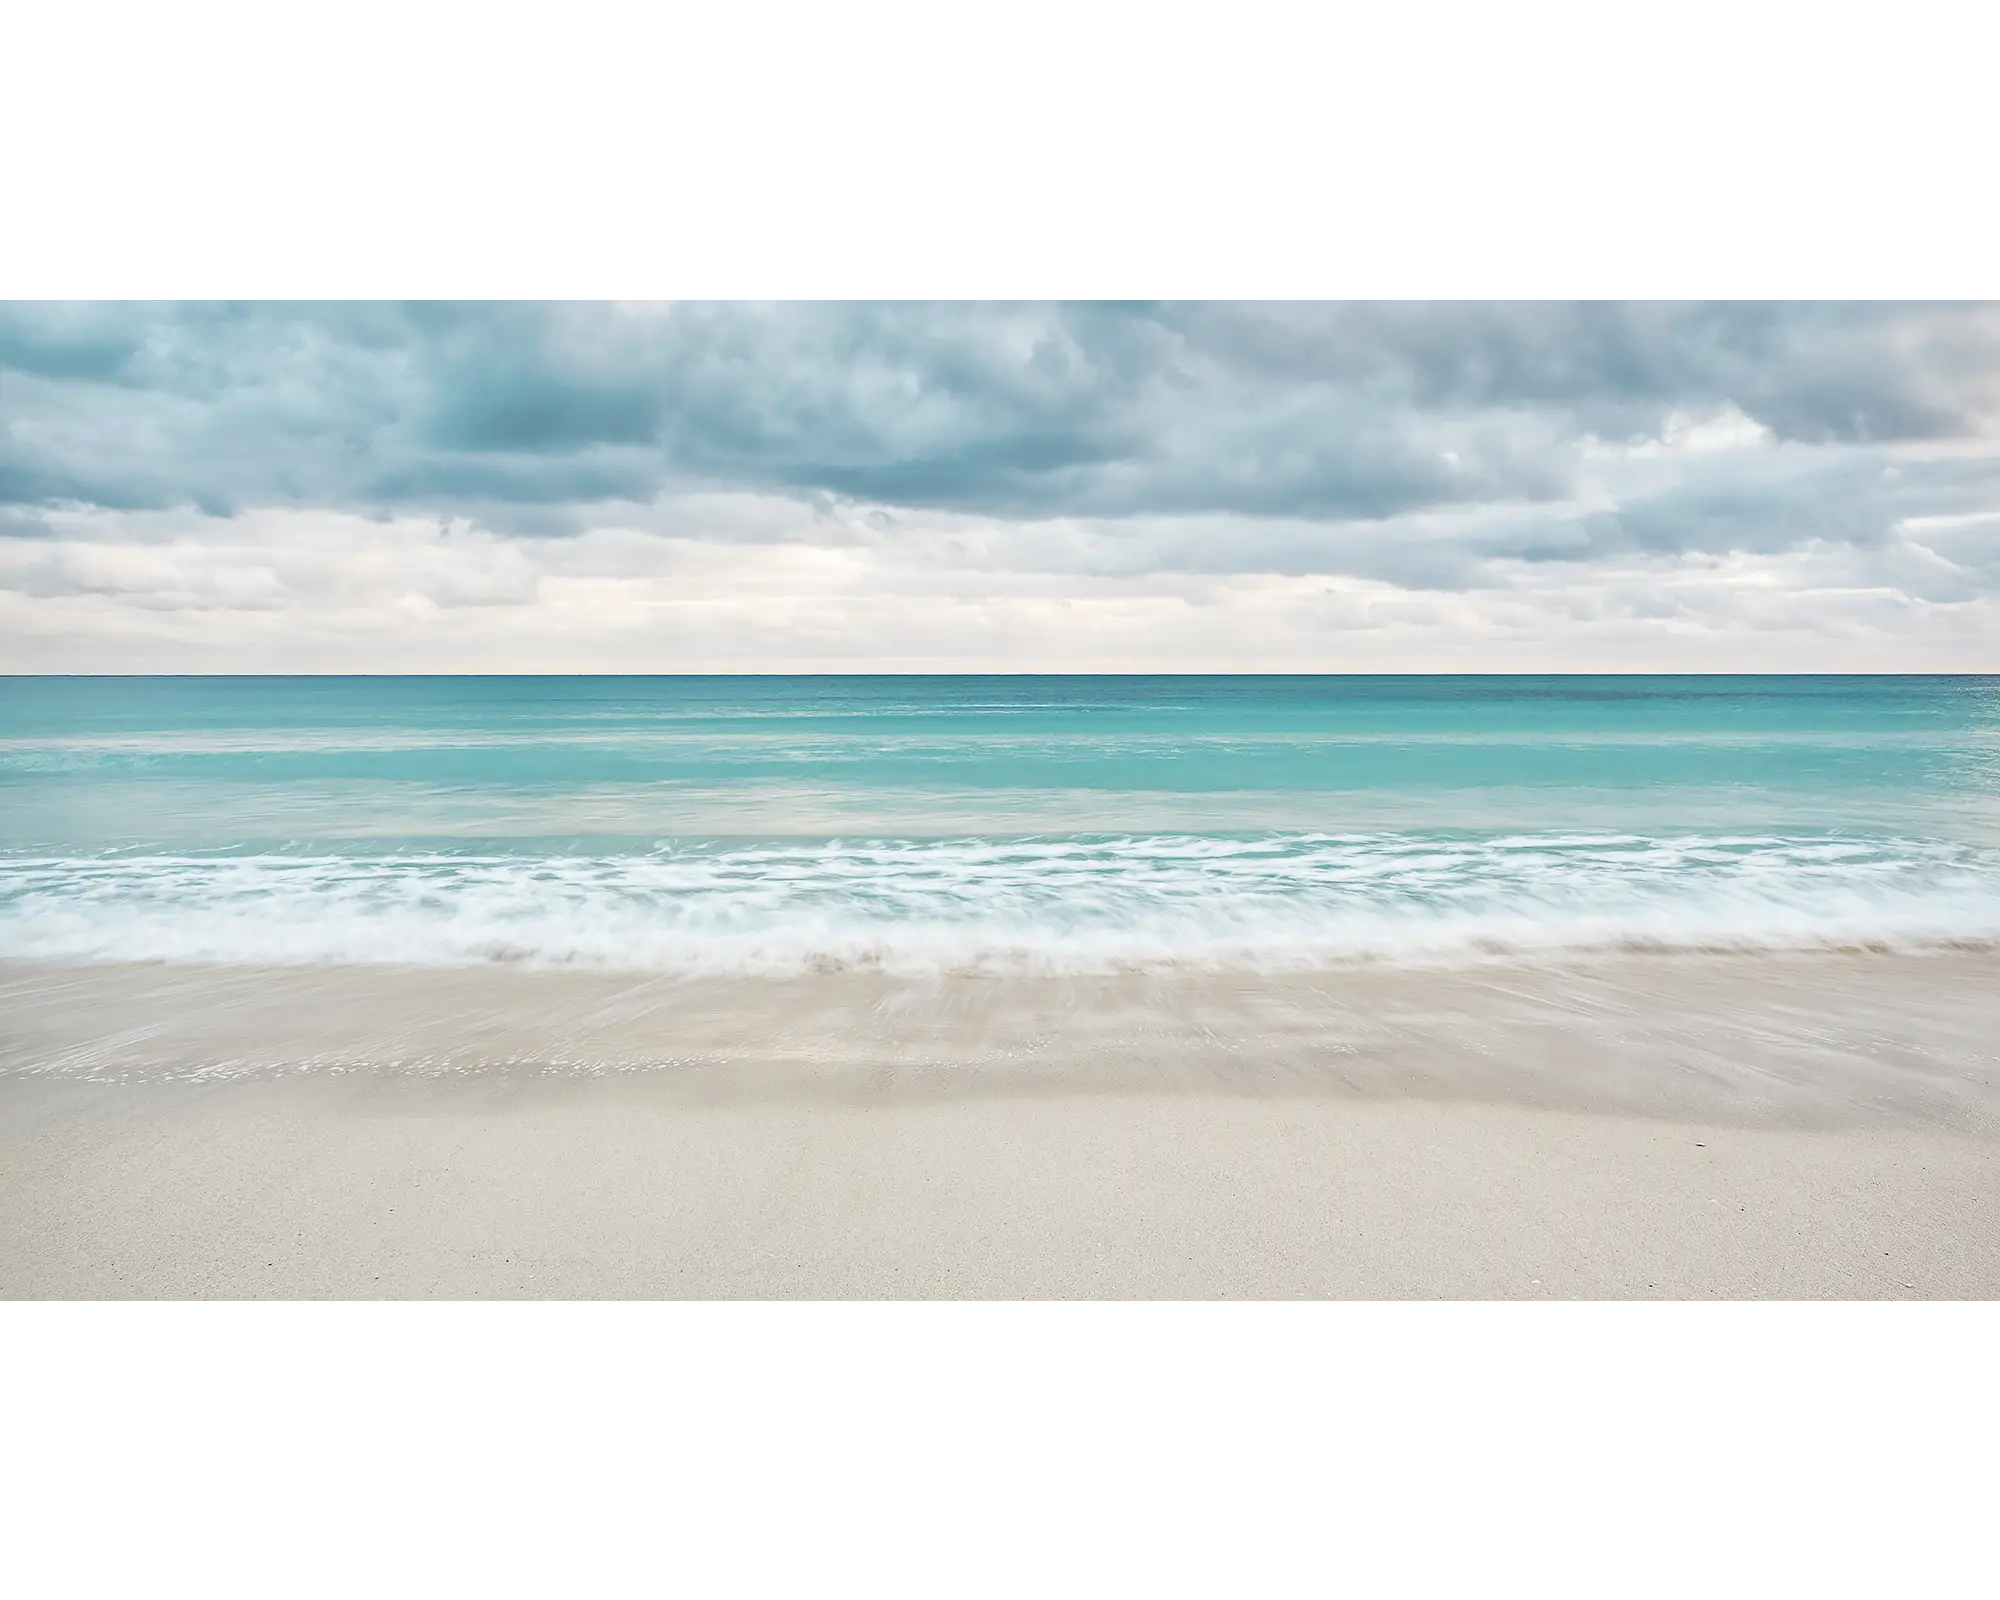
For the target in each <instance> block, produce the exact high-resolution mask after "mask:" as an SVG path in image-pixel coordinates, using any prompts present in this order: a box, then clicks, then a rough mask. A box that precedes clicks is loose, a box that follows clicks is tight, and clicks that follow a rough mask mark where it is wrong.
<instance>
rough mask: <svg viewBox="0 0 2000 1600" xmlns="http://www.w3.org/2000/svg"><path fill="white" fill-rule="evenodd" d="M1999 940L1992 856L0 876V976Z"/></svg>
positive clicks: (380, 860) (1235, 853)
mask: <svg viewBox="0 0 2000 1600" xmlns="http://www.w3.org/2000/svg"><path fill="white" fill-rule="evenodd" d="M1993 941H2000V851H1993V850H1986V849H1980V848H1976V847H1973V846H1968V845H1956V844H1946V843H1936V842H1926V841H1911V840H1881V839H1862V838H1839V837H1817V838H1783V837H1751V836H1742V837H1729V836H1706V837H1674V838H1644V837H1637V836H1626V835H1586V834H1563V835H1513V836H1505V837H1495V836H1488V837H1463V836H1460V837H1438V836H1411V835H1371V836H1352V835H1341V836H1336V835H1324V834H1300V833H1288V834H1259V835H1254V836H1238V837H1216V836H1213V835H1197V834H1163V835H1152V836H1144V837H1140V836H1129V837H1080V836H1066V837H1042V838H1030V839H986V840H981V839H947V840H921V841H895V840H879V841H822V842H812V843H807V842H797V841H772V842H764V843H747V844H742V843H740V844H704V845H698V846H693V845H691V846H685V847H662V848H660V849H658V850H656V851H654V852H652V853H650V854H643V855H630V854H628V855H574V856H565V855H536V856H528V855H502V854H487V855H477V854H444V853H432V854H413V853H406V854H387V855H374V856H353V855H312V856H304V855H296V856H295V855H282V854H262V855H236V856H231V855H206V856H203V855H178V856H166V855H151V856H134V855H105V856H90V857H67V858H47V857H41V858H33V859H27V858H21V857H15V858H12V859H5V860H0V956H6V957H10V958H16V959H21V958H27V959H43V960H57V961H169V962H176V961H178V962H219V963H228V964H249V965H271V964H284V965H308V964H322V963H338V964H394V965H468V964H484V963H492V962H517V963H525V964H530V965H569V964H578V965H587V966H593V967H603V968H613V969H628V970H653V971H666V972H685V973H690V974H694V973H745V974H747V973H784V972H798V971H809V970H814V969H826V968H847V967H861V968H870V969H876V970H882V971H887V972H894V973H908V974H913V975H919V974H934V973H940V972H952V971H969V972H992V973H1005V972H1043V973H1066V972H1074V973H1094V972H1106V971H1121V970H1148V969H1172V968H1178V967H1204V968H1226V967H1253V968H1297V967H1310V966H1314V965H1323V964H1328V963H1339V962H1348V961H1358V960H1390V961H1398V960H1401V961H1437V960H1452V959H1459V958H1465V957H1478V956H1481V955H1490V954H1514V955H1533V954H1536V953H1552V952H1562V951H1585V950H1592V949H1617V948H1627V949H1630V948H1645V949H1667V950H1683V949H1684V950H1695V949H1705V950H1758V949H1762V950H1785V949H1813V948H1824V947H1854V946H1864V947H1893V948H1912V949H1921V948H1927V947H1938V946H1951V945H1961V946H1962V945H1968V944H1970V945H1984V944H1987V943H1989V942H1993Z"/></svg>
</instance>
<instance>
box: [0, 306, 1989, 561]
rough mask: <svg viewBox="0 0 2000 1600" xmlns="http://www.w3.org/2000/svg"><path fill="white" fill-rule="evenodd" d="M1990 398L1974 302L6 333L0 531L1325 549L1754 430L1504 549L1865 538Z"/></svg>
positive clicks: (551, 311)
mask: <svg viewBox="0 0 2000 1600" xmlns="http://www.w3.org/2000/svg"><path fill="white" fill-rule="evenodd" d="M1996 374H2000V319H1996V317H1995V315H1994V314H1993V312H1992V310H1991V309H1990V308H1982V307H1961V306H1920V307H1896V306H1875V305H1866V306H1832V305H1803V306H1801V305H1747V306H1745V305H1692V306H1670V305H1640V306H1619V305H1462V306H1461V305H1329V306H1280V305H1247V306H1246V305H1195V306H1178V305H1167V306H1159V305H1131V306H1119V305H1092V306H1018V305H1008V306H986V307H981V306H959V305H949V306H923V305H893V306H878V305H834V306H776V307H751V306H702V305H683V306H674V307H670V308H640V309H636V310H626V309H620V308H612V307H603V306H560V305H558V306H513V305H478V306H429V305H424V306H389V305H360V306H345V305H343V306H325V307H321V306H271V305H258V306H249V307H232V306H210V305H182V306H172V307H145V306H122V305H120V306H85V307H55V306H39V305H17V306H12V307H7V308H0V504H6V505H11V506H13V507H16V508H19V510H20V511H21V512H22V513H33V512H37V511H39V510H43V509H48V508H57V507H62V506H73V505H82V506H96V507H105V508H112V509H119V510H138V509H148V508H172V507H194V508H198V509H200V510H203V511H205V512H208V513H211V514H220V515H229V514H231V513H234V512H237V511H241V510H243V509H246V508H251V507H257V506H303V507H309V508H321V509H338V510H354V511H361V512H365V513H370V514H391V513H399V512H409V511H417V512H424V513H434V514H439V515H446V516H465V517H470V518H472V519H474V520H476V521H479V522H482V523H485V524H486V525H488V526H492V527H495V528H497V529H500V530H502V531H514V532H543V533H546V532H552V531H561V530H562V529H565V528H571V527H578V526H582V525H584V524H586V523H587V522H588V521H589V520H590V519H591V517H592V516H593V515H594V514H596V513H597V512H598V511H601V509H602V508H604V507H606V506H608V505H617V504H627V505H643V504H645V503H647V502H650V501H652V500H654V499H655V498H657V497H659V496H661V495H663V494H673V493H676V492H682V491H689V490H696V489H703V488H732V489H746V490H751V491H758V492H764V493H777V494H781V495H789V496H794V497H797V498H799V499H801V500H805V501H808V502H810V501H812V500H814V499H815V498H825V497H833V498H834V499H837V500H843V501H859V502H869V503H874V504H879V505H886V506H891V507H900V508H909V509H914V510H928V511H948V512H963V513H976V514H983V515H989V516H998V517H1003V518H1009V519H1017V520H1020V519H1034V518H1049V517H1076V518H1097V519H1123V518H1134V517H1145V516H1173V515H1194V516H1199V515H1204V514H1225V515H1235V516H1239V517H1248V518H1253V519H1280V520H1283V519H1292V520H1296V519H1316V520H1320V521H1324V522H1327V523H1338V522H1345V521H1354V520H1363V521H1366V520H1369V519H1380V518H1386V517H1408V516H1410V515H1412V514H1423V513H1427V512H1447V511H1449V510H1450V508H1453V507H1466V506H1481V505H1495V504H1498V505H1503V506H1504V505H1515V506H1519V507H1523V508H1534V507H1536V506H1550V505H1552V504H1553V503H1554V502H1557V501H1560V500H1562V499H1563V498H1564V497H1565V496H1568V495H1571V494H1572V493H1574V492H1575V491H1576V489H1577V487H1578V485H1579V483H1580V481H1581V480H1582V477H1583V475H1584V474H1585V472H1586V470H1587V468H1588V452H1587V449H1586V446H1587V444H1588V442H1589V441H1591V440H1600V441H1614V442H1615V441H1635V440H1644V439H1649V438H1656V437H1658V436H1659V435H1660V434H1661V432H1662V431H1663V430H1664V429H1665V428H1666V427H1667V426H1668V424H1669V421H1670V419H1672V418H1673V417H1675V416H1676V415H1677V414H1678V415H1684V416H1685V415H1694V416H1701V415H1712V414H1714V413H1717V412H1719V411H1722V410H1724V409H1726V408H1731V407H1733V408H1735V409H1737V410H1740V411H1741V412H1742V413H1743V414H1744V415H1745V416H1747V417H1749V418H1750V419H1752V421H1754V422H1755V423H1757V424H1759V425H1761V426H1762V427H1763V428H1765V429H1767V430H1768V431H1769V433H1770V435H1771V436H1772V437H1773V438H1774V439H1775V440H1776V441H1777V442H1778V444H1779V445H1780V447H1781V448H1780V449H1779V450H1778V451H1777V452H1775V454H1776V455H1777V456H1778V457H1780V458H1781V459H1782V461H1783V463H1784V464H1783V466H1782V468H1781V469H1777V470H1773V469H1771V468H1768V467H1760V468H1757V469H1756V470H1757V472H1759V473H1761V474H1762V476H1761V477H1758V478H1757V481H1755V482H1754V483H1753V482H1746V481H1744V480H1742V479H1741V477H1740V471H1741V469H1738V468H1734V467H1729V466H1726V465H1711V464H1709V463H1707V462H1703V461H1694V460H1691V461H1689V462H1687V463H1686V464H1685V465H1684V467H1683V468H1682V469H1681V471H1682V479H1681V481H1680V483H1679V484H1678V485H1676V486H1674V487H1672V488H1670V489H1668V490H1665V491H1647V492H1646V493H1644V494H1641V495H1640V496H1639V497H1638V498H1636V499H1635V500H1634V501H1633V503H1631V504H1621V505H1620V507H1619V508H1618V509H1617V510H1616V511H1615V512H1610V513H1605V514H1603V515H1601V516H1596V517H1594V518H1592V519H1590V520H1587V521H1582V522H1579V521H1576V520H1574V519H1571V520H1570V521H1567V522H1560V523H1558V522H1552V521H1547V520H1545V521H1544V523H1543V524H1541V525H1536V524H1534V522H1533V519H1532V517H1531V518H1530V519H1529V521H1528V522H1526V523H1523V524H1522V530H1523V531H1522V533H1521V536H1520V538H1521V543H1520V551H1519V553H1521V554H1523V555H1527V556H1535V555H1538V554H1539V555H1541V556H1542V557H1543V558H1544V559H1548V558H1559V559H1580V558H1583V557H1586V556H1588V555H1589V554H1591V553H1593V552H1599V551H1604V550H1611V549H1640V550H1678V549H1707V548H1718V547H1720V548H1764V547H1766V546H1769V545H1771V544H1772V543H1773V541H1776V542H1777V543H1779V544H1788V543H1791V542H1796V541H1797V540H1800V539H1809V538H1837V539H1845V540H1852V541H1862V542H1865V541H1867V540H1869V539H1876V538H1880V537H1881V536H1882V535H1883V534H1884V533H1885V531H1886V530H1887V528H1888V527H1889V526H1890V525H1891V522H1892V521H1893V518H1894V517H1895V516H1897V515H1903V514H1908V506H1907V504H1906V502H1907V501H1909V498H1910V495H1909V491H1908V490H1907V488H1906V489H1904V490H1901V491H1892V490H1884V489H1882V488H1881V487H1880V486H1879V485H1877V484H1873V483H1865V484H1864V483H1861V482H1860V480H1859V478H1858V477H1857V476H1856V475H1857V474H1862V475H1865V474H1866V473H1867V472H1872V471H1875V470H1877V466H1876V464H1874V463H1873V462H1872V461H1864V462H1862V464H1860V465H1856V463H1855V459H1854V457H1853V454H1852V452H1853V451H1854V450H1855V449H1856V448H1864V451H1865V447H1869V446H1875V447H1879V446H1883V445H1887V444H1897V443H1911V442H1918V441H1924V442H1936V441H1950V440H1962V439H1968V438H1974V437H1981V436H1985V435H1987V434H1989V433H1991V432H1992V431H1993V430H1994V428H1995V426H1996V423H2000V389H1996ZM1732 473H1739V476H1736V477H1732V476H1731V474H1732ZM1857 485H1858V487H1857ZM1716 541H1722V543H1721V544H1720V545H1719V546H1718V545H1717V543H1716ZM1294 544H1295V545H1296V544H1297V541H1296V540H1294ZM1302 556H1303V550H1302V548H1294V549H1293V550H1292V552H1291V554H1290V555H1289V556H1288V557H1287V561H1288V563H1289V562H1292V561H1296V560H1298V559H1302ZM1214 558H1215V559H1219V560H1221V561H1224V562H1227V561H1228V559H1229V552H1228V551H1218V552H1215V556H1214ZM1409 559H1411V560H1417V559H1418V558H1417V557H1416V556H1414V555H1412V556H1411V557H1410V558H1409ZM1437 559H1438V558H1437V557H1436V556H1435V552H1433V553H1432V554H1431V555H1426V556H1424V557H1423V558H1422V559H1421V561H1420V562H1419V564H1428V565H1436V562H1437ZM1447 565H1449V564H1447Z"/></svg>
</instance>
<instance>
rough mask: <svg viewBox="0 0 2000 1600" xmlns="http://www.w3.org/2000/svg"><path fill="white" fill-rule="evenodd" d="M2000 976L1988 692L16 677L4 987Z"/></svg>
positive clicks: (1494, 680) (1267, 680)
mask: <svg viewBox="0 0 2000 1600" xmlns="http://www.w3.org/2000/svg"><path fill="white" fill-rule="evenodd" d="M1996 941H2000V678H1994V677H1990V676H1980V677H1727V676H1704V677H1622V676H1621V677H1486V676H1478V677H1471V676H1466V677H1453V676H1435V677H1433V676H1424V677H1192V676H1190V677H1173V676H1146V677H1097V676H1092V677H1044V676H1033V677H740V678H720V677H714V678H712V677H700V678H679V677H636V678H611V677H560V678H556V677H518V678H508V677H460V678H450V677H420V678H392V677H298V678H247V677H232V678H21V677H17V678H7V679H0V957H5V958H9V959H17V960H29V961H49V962H63V963H76V962H169V963H174V962H190V963H193V962H199V963H222V964H243V965H256V966H271V965H304V966H311V965H323V964H342V965H362V966H369V965H384V964H386V965H395V966H489V965H495V964H517V965H522V966H529V967H543V966H554V967H584V968H593V969H601V970H610V971H644V972H680V973H688V974H698V973H727V974H742V975H747V974H755V973H779V974H784V973H800V972H817V971H837V970H848V969H864V970H870V971H877V972H883V973H890V974H910V975H918V976H921V975H926V974H941V973H993V974H1001V973H1014V972H1018V973H1036V974H1063V973H1079V974H1081V973H1116V972H1161V973H1166V972H1175V971H1186V970H1206V971H1216V970H1228V969H1233V968H1251V969H1259V970H1296V969H1303V968H1314V967H1321V966H1326V965H1342V964H1353V963H1360V962H1394V963H1402V964H1412V963H1416V964H1421V963H1432V962H1440V961H1442V962H1459V961H1466V960H1475V961H1476V960H1483V959H1488V958H1491V957H1495V956H1501V957H1506V958H1509V959H1522V958H1528V959H1534V958H1538V957H1542V956H1547V955H1563V956H1566V957H1568V956H1575V955H1579V954H1587V953H1589V952H1592V951H1619V952H1630V951H1651V950H1661V951H1668V950H1711V951H1713V950H1725V951H1749V950H1765V951H1781V950H1810V949H1817V948H1855V947H1862V948H1894V949H1909V950H1927V949H1933V950H1942V949H1948V948H1956V949H1961V950H1962V949H1966V948H1974V949H1977V948H1984V947H1986V946H1988V945H1989V944H1992V943H1994V942H1996Z"/></svg>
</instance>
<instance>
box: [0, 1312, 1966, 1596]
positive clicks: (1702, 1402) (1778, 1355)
mask: <svg viewBox="0 0 2000 1600" xmlns="http://www.w3.org/2000/svg"><path fill="white" fill-rule="evenodd" d="M0 1317H4V1321H0V1326H4V1328H5V1331H6V1334H7V1337H8V1347H9V1353H10V1361H11V1366H12V1370H13V1372H14V1375H15V1383H16V1391H17V1392H16V1398H15V1402H14V1405H13V1406H12V1407H11V1408H10V1409H11V1410H12V1411H13V1413H14V1414H13V1417H12V1419H11V1424H10V1428H9V1435H10V1438H9V1444H8V1448H7V1450H6V1451H5V1453H4V1456H0V1460H4V1463H5V1465H4V1467H0V1474H4V1481H0V1489H4V1496H5V1502H4V1503H5V1504H6V1505H7V1507H8V1520H9V1524H10V1527H11V1529H12V1532H11V1533H10V1538H9V1543H10V1549H9V1552H8V1555H7V1558H6V1565H7V1567H8V1568H9V1569H11V1571H12V1572H14V1573H17V1574H23V1575H24V1576H25V1578H26V1579H27V1581H26V1582H25V1584H22V1585H21V1586H19V1587H17V1588H16V1591H15V1592H18V1593H24V1594H26V1593H32V1594H36V1595H53V1594H75V1593H83V1594H98V1593H122V1592H130V1591H133V1590H138V1591H142V1592H149V1593H150V1592H157V1591H161V1590H164V1591H166V1592H170V1593H171V1592H176V1591H180V1590H187V1591H190V1592H198V1593H203V1594H259V1595H262V1594H272V1593H284V1594H339V1595H347V1594H352V1593H354V1592H356V1591H357V1590H359V1589H363V1588H365V1589H368V1590H384V1591H386V1592H388V1593H392V1594H405V1593H420V1594H436V1593H455V1594H456V1593H476V1594H488V1593H501V1594H514V1593H522V1594H546V1593H550V1592H562V1593H580V1594H597V1593H604V1592H607V1591H609V1590H611V1589H614V1588H616V1589H617V1590H619V1591H620V1592H623V1591H624V1590H626V1589H628V1588H632V1587H638V1586H643V1587H644V1588H645V1589H646V1590H647V1591H648V1592H658V1591H660V1590H663V1589H665V1590H669V1591H671V1592H694V1593H702V1594H709V1593H730V1594H736V1593H746V1594H765V1593H791V1592H797V1590H798V1588H800V1587H806V1588H809V1589H810V1590H811V1591H813V1592H822V1591H828V1590H832V1591H841V1590H851V1591H854V1592H862V1593H870V1594H876V1593H890V1594H923V1595H932V1594H964V1593H969V1594H995V1595H1016V1594H1021V1593H1024V1592H1034V1593H1042V1592H1054V1593H1063V1594H1093V1595H1094V1594H1105V1593H1117V1594H1153V1593H1171V1594H1214V1593H1244V1594H1260V1595H1261V1594H1268V1593H1290V1592H1297V1591H1301V1590H1310V1591H1312V1592H1315V1593H1320V1592H1326V1591H1327V1590H1328V1589H1329V1588H1330V1587H1336V1586H1344V1585H1345V1584H1347V1583H1349V1582H1353V1581H1359V1582H1362V1583H1365V1584H1366V1585H1367V1587H1366V1589H1365V1590H1364V1591H1363V1592H1367V1593H1384V1592H1387V1593H1418V1594H1424V1593H1439V1592H1453V1593H1459V1592H1476V1593H1481V1594H1485V1593H1492V1592H1501V1593H1505V1592H1509V1591H1520V1592H1528V1593H1535V1594H1544V1593H1578V1594H1607V1593H1615V1594H1675V1595H1680V1594H1687V1593H1722V1594H1772V1593H1781V1594H1829V1593H1831V1594H1846V1593H1857V1594H1861V1593H1865V1594H1881V1593H1908V1594H1927V1595H1928V1594H1940V1593H1959V1592H1972V1591H1973V1590H1974V1588H1975V1586H1976V1585H1980V1584H1984V1583H1986V1582H1987V1581H1989V1580H1990V1572H1991V1569H1990V1565H1989V1559H1990V1552H1989V1551H1988V1550H1987V1549H1986V1544H1987V1537H1986V1528H1987V1525H1988V1523H1989V1522H1990V1514H1991V1506H1990V1504H1989V1499H1990V1496H1989V1489H1990V1474H1988V1473H1987V1472H1985V1471H1984V1470H1983V1463H1984V1461H1985V1459H1986V1457H1987V1455H1988V1453H1989V1445H1990V1439H1991V1437H1992V1431H1993V1427H1994V1425H1995V1423H1996V1422H2000V1405H1996V1386H1995V1382H1994V1379H1993V1377H1992V1366H1991V1361H1990V1353H1991V1349H1992V1344H1993V1338H1994V1335H1995V1333H1996V1332H2000V1315H1996V1312H1995V1310H1994V1308H1993V1307H1991V1306H1986V1307H1969V1306H1914V1305H1906V1306H1868V1307H1861V1306H1849V1307H1840V1308H1828V1307H1813V1306H1786V1305H1761V1306H1756V1305H1737V1306H1714V1307H1699V1306H1675V1305H1652V1306H1622V1307H1621V1306H1554V1307H1496V1306H1477V1305H1462V1306H1428V1307H1427V1306H1410V1305H1400V1306H1399V1305H1373V1306H1366V1305H1355V1306H1290V1307H1288V1306H1113V1305H1103V1306H1068V1307H1061V1306H1023V1305H992V1306H918V1307H910V1306H904V1307H889V1306H847V1307H841V1306H811V1305H798V1306H779V1307H773V1306H749V1305H738V1306H651V1307H648V1306H515V1307H477V1306H449V1305H432V1306H405V1307H398V1308H388V1309H385V1308H380V1307H372V1306H365V1305H352V1306H289V1307H270V1306H267V1307H188V1306H123V1307H95V1308H93V1307H84V1306H39V1307H28V1306H15V1307H10V1308H6V1310H5V1311H4V1313H0ZM10 1586H11V1585H10Z"/></svg>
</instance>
